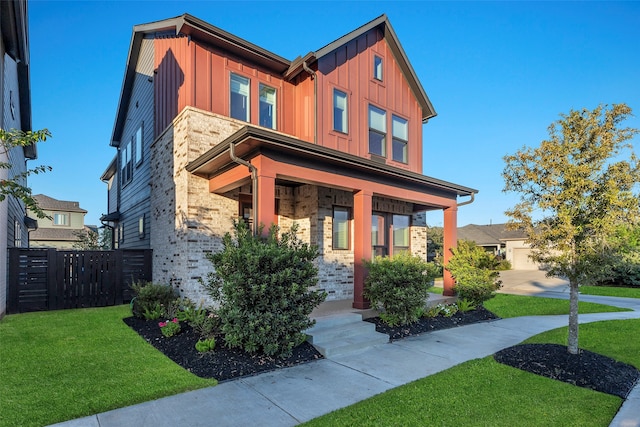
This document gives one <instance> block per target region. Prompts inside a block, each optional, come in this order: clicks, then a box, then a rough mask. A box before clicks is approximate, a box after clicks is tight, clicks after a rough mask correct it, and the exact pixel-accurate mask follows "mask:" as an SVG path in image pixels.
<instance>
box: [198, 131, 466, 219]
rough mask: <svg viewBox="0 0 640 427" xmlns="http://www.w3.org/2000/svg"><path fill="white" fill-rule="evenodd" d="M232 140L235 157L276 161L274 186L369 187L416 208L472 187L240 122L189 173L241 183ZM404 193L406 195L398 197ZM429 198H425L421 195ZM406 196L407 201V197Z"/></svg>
mask: <svg viewBox="0 0 640 427" xmlns="http://www.w3.org/2000/svg"><path fill="white" fill-rule="evenodd" d="M231 144H233V145H234V146H235V147H234V148H235V150H234V151H235V155H236V156H237V157H239V158H242V159H244V160H248V161H250V160H251V159H253V158H255V157H256V156H261V157H266V158H268V159H270V161H272V162H275V163H276V164H277V166H276V168H275V170H276V172H277V176H276V177H275V178H276V179H277V181H278V183H279V184H283V185H296V184H298V185H299V184H314V185H322V186H327V187H333V188H341V189H344V190H347V191H356V190H361V189H365V190H368V189H370V190H372V191H373V192H374V193H375V192H377V191H376V189H377V190H378V192H384V193H383V194H381V195H385V196H389V197H395V198H404V199H405V200H408V201H412V202H414V203H417V204H418V205H419V207H420V208H421V209H420V210H428V209H429V208H434V209H437V208H441V207H443V206H451V205H454V204H455V201H456V198H457V196H469V195H471V194H472V193H477V190H475V189H472V188H468V187H463V186H460V185H457V184H453V183H450V182H446V181H441V180H438V179H435V178H431V177H428V176H425V175H421V174H417V173H414V172H409V171H406V170H403V169H399V168H394V167H390V166H387V165H385V164H381V163H379V162H375V161H372V160H369V159H365V158H361V157H357V156H353V155H350V154H347V153H343V152H340V151H337V150H332V149H328V148H326V147H322V146H319V145H316V144H312V143H309V142H306V141H302V140H299V139H296V138H293V137H291V136H287V135H284V134H281V133H278V132H274V131H271V130H268V129H265V128H260V127H255V126H250V125H248V126H245V127H243V128H242V129H240V130H239V131H238V132H236V133H235V134H233V135H232V136H230V137H229V138H227V139H226V140H224V141H222V142H221V143H219V144H218V145H216V146H215V147H213V148H212V149H210V150H209V151H207V152H206V153H204V154H203V155H201V156H200V157H199V158H197V159H196V160H194V161H192V162H191V163H189V164H188V165H187V168H186V169H187V171H188V172H191V173H193V174H194V175H197V176H200V177H202V178H205V179H209V180H211V181H212V183H213V182H215V181H219V182H220V184H219V185H213V187H215V188H216V192H218V191H219V192H223V191H226V190H228V189H230V188H233V186H237V185H238V183H239V182H240V181H243V182H246V179H247V177H248V176H249V172H248V170H247V168H246V167H244V166H239V165H238V164H237V163H235V162H234V161H233V160H232V159H231V156H230V153H229V147H230V145H231ZM401 194H405V197H401ZM427 195H428V196H430V197H425V196H427ZM409 199H410V200H409Z"/></svg>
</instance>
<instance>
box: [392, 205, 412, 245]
mask: <svg viewBox="0 0 640 427" xmlns="http://www.w3.org/2000/svg"><path fill="white" fill-rule="evenodd" d="M392 221H393V253H394V254H397V253H400V252H403V251H408V250H409V226H410V224H411V219H410V217H409V216H408V215H393V218H392Z"/></svg>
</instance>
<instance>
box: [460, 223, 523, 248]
mask: <svg viewBox="0 0 640 427" xmlns="http://www.w3.org/2000/svg"><path fill="white" fill-rule="evenodd" d="M526 238H527V235H526V234H525V233H524V231H521V230H509V229H508V228H507V224H490V225H476V224H469V225H465V226H464V227H460V228H458V239H461V240H472V241H474V242H476V244H477V245H479V246H483V245H499V244H500V243H502V241H504V240H520V239H526Z"/></svg>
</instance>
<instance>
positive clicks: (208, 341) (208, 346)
mask: <svg viewBox="0 0 640 427" xmlns="http://www.w3.org/2000/svg"><path fill="white" fill-rule="evenodd" d="M215 348H216V340H215V339H214V338H205V339H201V340H198V342H196V350H198V351H199V352H200V353H206V352H208V351H213V350H214V349H215Z"/></svg>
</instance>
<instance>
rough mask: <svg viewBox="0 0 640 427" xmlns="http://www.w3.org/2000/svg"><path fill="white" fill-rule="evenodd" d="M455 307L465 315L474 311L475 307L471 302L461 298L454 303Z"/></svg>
mask: <svg viewBox="0 0 640 427" xmlns="http://www.w3.org/2000/svg"><path fill="white" fill-rule="evenodd" d="M456 306H457V307H458V311H460V312H462V313H466V312H468V311H473V310H475V309H476V305H475V304H474V303H473V302H472V301H469V300H468V299H463V298H460V299H458V301H457V302H456Z"/></svg>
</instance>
